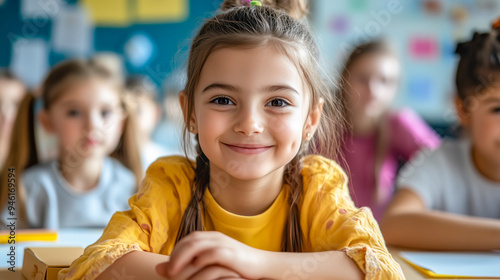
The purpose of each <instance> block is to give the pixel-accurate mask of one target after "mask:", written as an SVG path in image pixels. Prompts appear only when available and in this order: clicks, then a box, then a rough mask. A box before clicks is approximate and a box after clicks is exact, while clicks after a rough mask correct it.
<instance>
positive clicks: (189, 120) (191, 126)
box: [179, 90, 198, 134]
mask: <svg viewBox="0 0 500 280" xmlns="http://www.w3.org/2000/svg"><path fill="white" fill-rule="evenodd" d="M188 102H189V100H188V98H187V96H186V92H185V91H183V90H181V91H180V92H179V103H180V105H181V108H182V115H183V116H184V124H185V125H186V127H187V128H188V130H189V132H191V133H193V134H196V133H198V129H197V126H196V119H195V117H194V110H193V112H191V116H188V115H187V114H188Z"/></svg>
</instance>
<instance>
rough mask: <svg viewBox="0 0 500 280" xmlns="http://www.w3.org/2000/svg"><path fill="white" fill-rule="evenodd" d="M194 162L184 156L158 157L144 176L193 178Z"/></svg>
mask: <svg viewBox="0 0 500 280" xmlns="http://www.w3.org/2000/svg"><path fill="white" fill-rule="evenodd" d="M194 167H195V164H194V162H193V161H191V160H190V159H188V158H186V157H184V156H167V157H161V158H158V159H157V160H156V161H154V162H153V163H152V164H151V165H150V166H149V167H148V170H147V171H146V177H163V178H164V177H177V178H179V177H187V178H189V179H190V180H191V179H192V178H194Z"/></svg>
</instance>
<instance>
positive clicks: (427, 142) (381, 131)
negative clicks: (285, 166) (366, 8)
mask: <svg viewBox="0 0 500 280" xmlns="http://www.w3.org/2000/svg"><path fill="white" fill-rule="evenodd" d="M399 74H400V64H399V61H398V58H397V56H396V54H395V52H394V51H393V50H392V48H391V47H390V46H389V45H388V44H387V43H385V42H383V41H371V42H368V43H365V44H362V45H359V46H357V47H356V48H355V49H354V50H353V51H352V53H351V54H350V56H349V58H348V59H347V61H346V63H345V66H344V69H343V71H342V73H341V82H340V91H341V94H342V95H343V97H344V99H345V102H346V116H347V119H348V122H349V123H350V125H351V130H350V131H349V133H347V137H346V138H345V143H344V145H343V147H342V153H343V156H344V159H345V162H344V161H342V160H341V161H339V162H340V163H341V165H343V167H344V169H345V170H346V171H347V172H348V174H349V188H350V192H351V196H352V198H353V200H354V202H355V204H356V206H358V207H361V206H368V207H370V208H371V209H372V211H373V214H374V216H375V218H376V219H377V220H378V219H379V218H380V217H381V216H382V214H383V211H384V210H385V207H386V205H387V203H388V202H389V201H390V199H391V197H392V194H393V190H394V179H395V177H396V173H397V170H398V165H399V162H400V161H403V162H405V161H408V160H409V159H410V158H411V157H412V156H413V154H415V152H417V151H418V150H419V149H421V148H423V147H430V148H435V147H437V146H438V145H439V143H440V138H439V136H438V135H437V134H436V133H435V132H434V131H433V130H432V129H431V128H430V127H429V126H428V125H427V124H426V123H425V122H424V121H423V120H422V119H421V118H420V117H419V116H418V115H417V114H416V113H414V112H413V111H411V110H410V109H403V110H400V111H390V110H389V109H390V108H389V107H390V104H391V102H392V101H393V99H394V97H395V95H396V91H397V85H398V80H399Z"/></svg>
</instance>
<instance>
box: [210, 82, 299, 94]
mask: <svg viewBox="0 0 500 280" xmlns="http://www.w3.org/2000/svg"><path fill="white" fill-rule="evenodd" d="M213 89H222V90H226V91H232V92H239V91H240V89H239V88H238V87H235V86H232V85H228V84H221V83H215V84H211V85H209V86H207V87H205V88H204V89H203V90H202V91H201V93H205V92H207V91H210V90H213ZM282 90H285V91H291V92H293V93H295V94H297V95H300V94H299V92H298V91H297V90H296V89H295V88H293V87H291V86H288V85H273V86H268V87H265V88H264V89H263V90H262V91H263V92H275V91H282Z"/></svg>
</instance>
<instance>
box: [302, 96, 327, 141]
mask: <svg viewBox="0 0 500 280" xmlns="http://www.w3.org/2000/svg"><path fill="white" fill-rule="evenodd" d="M324 103H325V100H324V99H323V98H320V99H319V101H318V103H317V104H316V105H315V106H314V107H313V108H312V109H311V111H310V112H309V116H308V117H307V120H306V123H305V126H304V139H306V140H310V139H311V138H312V135H313V134H314V132H315V131H316V128H318V125H319V121H320V120H321V113H322V112H323V104H324Z"/></svg>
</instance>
